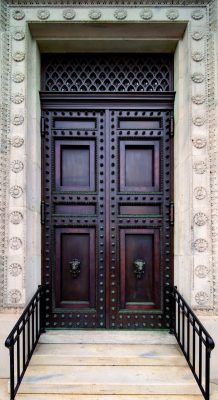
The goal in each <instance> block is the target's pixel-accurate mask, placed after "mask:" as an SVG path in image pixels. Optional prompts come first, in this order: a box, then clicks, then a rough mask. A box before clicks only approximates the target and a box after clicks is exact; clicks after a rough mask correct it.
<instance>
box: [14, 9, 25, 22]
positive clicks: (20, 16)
mask: <svg viewBox="0 0 218 400" xmlns="http://www.w3.org/2000/svg"><path fill="white" fill-rule="evenodd" d="M12 17H13V18H14V19H16V20H17V21H19V20H21V19H23V18H24V17H25V14H24V11H23V10H18V9H16V10H13V12H12Z"/></svg>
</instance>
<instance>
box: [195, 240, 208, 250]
mask: <svg viewBox="0 0 218 400" xmlns="http://www.w3.org/2000/svg"><path fill="white" fill-rule="evenodd" d="M194 248H195V250H197V251H199V252H200V253H203V252H204V251H206V250H207V248H208V242H207V240H205V239H196V240H195V242H194Z"/></svg>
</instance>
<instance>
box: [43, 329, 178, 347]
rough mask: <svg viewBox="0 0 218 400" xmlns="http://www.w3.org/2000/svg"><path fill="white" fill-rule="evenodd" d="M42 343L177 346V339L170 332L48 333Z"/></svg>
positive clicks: (89, 331) (62, 331) (90, 331)
mask: <svg viewBox="0 0 218 400" xmlns="http://www.w3.org/2000/svg"><path fill="white" fill-rule="evenodd" d="M39 342H40V343H56V344H57V343H81V344H82V343H84V344H91V343H99V344H100V343H102V344H104V343H114V344H176V343H177V342H176V339H175V337H174V336H173V335H170V334H169V332H168V331H108V330H105V331H98V330H94V331H93V330H87V331H85V330H82V331H80V330H77V331H72V330H69V331H65V330H61V331H60V330H57V331H47V332H46V333H44V334H42V335H41V336H40V339H39Z"/></svg>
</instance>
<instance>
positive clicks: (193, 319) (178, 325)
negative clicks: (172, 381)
mask: <svg viewBox="0 0 218 400" xmlns="http://www.w3.org/2000/svg"><path fill="white" fill-rule="evenodd" d="M171 310H172V315H171V333H173V334H174V335H175V337H176V339H177V342H178V344H179V346H180V348H181V350H182V352H183V354H184V356H185V358H186V361H187V363H188V365H189V367H190V369H191V371H192V373H193V375H194V377H195V379H196V381H197V383H198V386H199V388H200V390H201V392H202V394H203V396H204V398H205V400H209V399H210V355H211V351H212V350H213V349H214V347H215V344H214V341H213V339H212V337H211V336H210V335H209V333H208V332H207V330H206V329H205V328H204V326H203V325H202V323H201V321H200V320H199V319H198V317H197V316H196V315H195V313H194V312H193V310H192V309H191V308H190V307H189V305H188V304H187V303H186V301H185V300H184V298H183V297H182V295H181V294H180V293H179V291H178V290H177V287H174V288H173V289H172V305H171Z"/></svg>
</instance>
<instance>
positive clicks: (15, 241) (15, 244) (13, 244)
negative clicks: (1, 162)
mask: <svg viewBox="0 0 218 400" xmlns="http://www.w3.org/2000/svg"><path fill="white" fill-rule="evenodd" d="M9 246H10V248H11V249H12V250H19V249H20V248H21V246H22V240H21V239H20V238H19V237H17V236H14V237H12V238H11V239H10V240H9Z"/></svg>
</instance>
